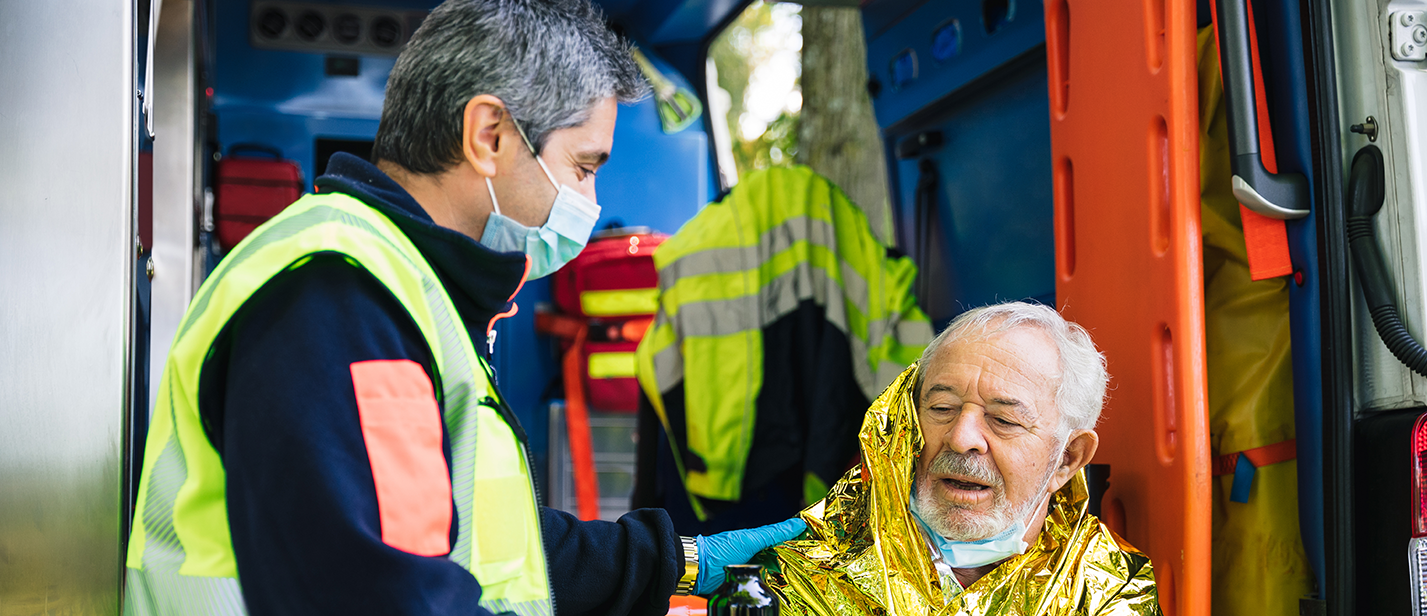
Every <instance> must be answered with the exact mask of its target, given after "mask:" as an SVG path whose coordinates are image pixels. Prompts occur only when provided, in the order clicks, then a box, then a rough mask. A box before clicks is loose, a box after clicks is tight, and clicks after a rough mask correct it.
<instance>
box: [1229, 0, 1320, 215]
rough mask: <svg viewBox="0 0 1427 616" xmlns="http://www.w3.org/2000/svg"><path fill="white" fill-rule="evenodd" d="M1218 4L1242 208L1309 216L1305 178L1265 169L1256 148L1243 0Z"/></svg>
mask: <svg viewBox="0 0 1427 616" xmlns="http://www.w3.org/2000/svg"><path fill="white" fill-rule="evenodd" d="M1218 9H1219V68H1220V70H1221V71H1222V72H1223V75H1224V102H1225V104H1226V105H1227V109H1226V110H1227V114H1226V115H1227V116H1228V119H1229V150H1230V152H1231V153H1232V155H1233V157H1232V158H1231V159H1230V166H1231V167H1232V169H1233V172H1234V178H1233V190H1234V197H1236V198H1237V199H1238V200H1239V203H1242V204H1244V206H1245V207H1247V208H1249V209H1251V210H1253V211H1255V212H1258V213H1260V214H1263V215H1264V216H1268V217H1269V218H1278V219H1280V220H1292V219H1294V218H1302V217H1304V216H1307V215H1308V205H1307V204H1308V180H1307V178H1304V177H1303V175H1302V174H1299V173H1269V172H1268V169H1265V168H1264V166H1263V157H1262V156H1261V155H1260V153H1259V120H1258V107H1257V105H1255V104H1254V65H1253V57H1252V56H1251V55H1250V52H1249V10H1248V5H1247V2H1246V0H1219V1H1218Z"/></svg>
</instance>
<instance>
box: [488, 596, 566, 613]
mask: <svg viewBox="0 0 1427 616" xmlns="http://www.w3.org/2000/svg"><path fill="white" fill-rule="evenodd" d="M481 607H483V608H486V609H487V610H490V611H491V612H494V613H496V614H518V615H519V616H549V615H550V614H553V613H554V612H553V611H551V609H550V600H549V599H541V600H539V601H521V602H519V603H515V602H512V601H510V600H508V599H496V600H495V601H491V602H489V603H487V602H485V601H481Z"/></svg>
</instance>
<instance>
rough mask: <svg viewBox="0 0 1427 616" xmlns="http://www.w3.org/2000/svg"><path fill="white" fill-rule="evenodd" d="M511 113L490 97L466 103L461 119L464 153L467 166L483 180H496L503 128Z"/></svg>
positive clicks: (482, 95)
mask: <svg viewBox="0 0 1427 616" xmlns="http://www.w3.org/2000/svg"><path fill="white" fill-rule="evenodd" d="M507 115H508V112H507V111H506V110H505V103H504V102H503V101H501V100H500V99H498V98H496V97H494V96H491V95H489V94H478V95H476V96H474V97H472V98H471V100H469V101H467V102H466V110H465V112H464V113H463V114H462V115H461V118H462V120H463V121H462V123H461V153H462V154H463V155H464V156H465V158H466V164H468V165H470V166H471V167H472V168H473V169H475V170H476V173H479V174H481V175H482V176H484V177H495V174H496V160H497V157H498V155H499V154H500V148H501V146H502V145H503V144H502V143H501V124H503V123H505V120H506V118H507Z"/></svg>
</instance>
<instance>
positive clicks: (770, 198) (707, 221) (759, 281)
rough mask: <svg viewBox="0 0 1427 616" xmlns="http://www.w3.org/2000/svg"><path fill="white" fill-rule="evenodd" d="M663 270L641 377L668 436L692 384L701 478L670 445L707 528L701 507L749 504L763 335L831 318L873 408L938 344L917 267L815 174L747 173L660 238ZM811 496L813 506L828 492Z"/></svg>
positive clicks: (674, 443) (690, 438)
mask: <svg viewBox="0 0 1427 616" xmlns="http://www.w3.org/2000/svg"><path fill="white" fill-rule="evenodd" d="M654 265H655V267H656V268H658V270H659V311H658V312H657V313H656V315H655V318H654V324H653V326H651V327H650V329H649V331H648V332H646V333H645V335H644V340H643V341H642V342H641V343H640V345H639V349H638V351H637V352H636V354H635V360H636V369H637V373H638V378H639V383H640V386H641V387H642V388H643V390H644V393H645V395H646V396H648V398H649V400H650V403H651V404H652V405H653V407H654V410H655V412H656V413H657V414H658V415H659V418H660V420H661V421H662V422H663V424H664V429H665V431H666V432H668V433H669V434H671V435H672V434H673V429H672V427H671V424H670V421H669V416H668V412H667V411H666V410H665V405H664V401H663V396H664V394H666V393H667V392H669V391H671V390H672V389H673V388H674V387H675V386H677V385H678V384H679V383H681V382H682V383H683V385H684V401H685V405H684V406H685V413H686V415H687V416H686V418H685V419H686V422H685V425H687V426H688V427H689V428H688V434H687V443H686V446H687V447H688V449H689V450H691V451H692V452H693V453H695V454H696V455H697V456H698V457H699V458H701V459H702V460H703V461H704V463H705V465H706V467H707V468H706V470H703V471H700V470H694V469H689V468H685V465H684V462H683V456H682V455H681V452H680V451H679V449H680V446H681V444H683V443H682V437H683V436H685V435H676V436H678V437H680V438H671V439H670V446H671V447H673V448H674V460H675V463H676V464H677V465H678V466H679V473H680V476H681V477H682V478H683V480H684V487H685V489H686V490H687V491H688V493H689V494H690V496H691V498H690V501H691V504H692V506H693V508H694V512H695V513H696V514H697V515H699V517H700V518H702V517H703V515H704V514H703V511H702V506H701V504H700V503H699V502H698V500H697V499H695V498H692V497H693V496H698V497H703V498H709V499H717V500H728V501H736V500H738V499H739V497H740V495H741V492H742V488H743V484H742V482H743V475H744V469H745V464H746V462H747V460H748V452H749V449H750V447H751V446H752V444H753V426H754V425H755V422H754V418H755V410H756V409H755V406H756V400H757V398H758V392H759V391H760V390H761V388H762V386H763V337H762V332H763V328H764V327H767V326H769V325H771V324H773V323H774V322H775V321H777V320H778V319H779V318H781V317H783V316H785V315H787V314H789V313H792V312H793V311H794V310H796V309H797V307H798V305H799V303H800V302H803V301H809V300H811V301H813V302H814V303H816V304H817V305H819V306H821V307H823V309H824V312H825V318H826V319H827V321H828V322H829V323H831V324H832V325H833V326H835V327H837V328H838V329H840V330H842V331H843V332H844V333H845V334H846V335H847V339H848V342H849V345H850V349H849V350H850V351H851V355H852V363H853V365H852V372H853V375H854V377H855V378H856V380H857V385H858V386H859V387H860V388H861V390H862V393H863V394H864V395H865V396H866V397H867V399H868V400H869V401H870V400H876V399H877V396H878V394H879V393H881V391H882V389H883V388H885V387H886V386H887V385H888V384H890V383H891V382H892V380H893V379H895V378H896V377H897V375H899V374H901V372H902V370H903V369H904V368H906V366H907V365H909V364H911V363H913V362H915V361H916V360H917V358H918V357H919V356H920V355H921V352H922V350H923V349H924V348H926V345H927V344H928V343H929V342H931V338H932V328H931V322H930V321H929V319H928V318H927V315H926V314H925V313H923V312H922V311H921V309H920V308H918V307H917V302H916V298H915V297H914V296H913V294H912V283H913V281H914V280H915V279H916V275H917V268H916V265H915V264H914V263H912V261H911V259H909V258H906V257H893V256H890V255H888V252H887V247H886V246H884V245H882V243H881V242H880V241H878V240H877V237H876V236H875V235H873V234H872V232H871V229H870V227H869V225H868V223H867V215H866V214H865V213H863V211H862V209H861V208H859V207H858V206H857V205H856V204H855V203H853V202H852V201H850V200H849V199H848V198H847V195H845V194H843V192H842V190H840V189H838V187H837V186H836V185H834V184H833V183H832V182H831V181H829V180H828V179H827V178H824V177H822V176H820V175H818V174H817V173H814V172H813V171H812V170H811V169H809V168H807V167H801V166H799V167H793V168H773V169H767V170H764V171H759V172H755V173H751V174H749V175H748V176H747V177H745V178H743V180H742V181H740V182H739V183H738V186H736V187H734V189H733V191H732V192H730V193H729V195H728V196H727V197H726V198H724V200H723V201H720V202H718V203H714V204H710V205H709V206H708V207H706V208H704V209H703V211H701V212H699V214H698V215H697V216H695V217H694V218H693V219H692V220H690V221H689V222H687V223H685V224H684V226H683V227H682V228H680V230H679V232H678V233H676V234H674V235H673V236H672V237H670V238H669V239H667V240H665V241H664V243H663V244H661V245H660V246H659V249H658V250H656V251H655V252H654ZM814 480H816V483H819V484H821V480H820V479H818V478H816V477H815V476H810V477H809V478H808V482H813V481H814ZM805 491H807V492H808V493H809V494H812V495H813V498H812V500H817V499H820V498H822V494H821V493H820V492H825V491H826V486H825V485H821V486H819V487H818V488H816V489H814V488H811V487H810V486H808V485H805ZM814 493H815V494H814Z"/></svg>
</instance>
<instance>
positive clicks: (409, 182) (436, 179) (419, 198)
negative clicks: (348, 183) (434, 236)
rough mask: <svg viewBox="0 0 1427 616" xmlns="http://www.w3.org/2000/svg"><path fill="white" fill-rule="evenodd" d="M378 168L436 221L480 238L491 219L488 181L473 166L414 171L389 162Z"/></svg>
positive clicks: (378, 163)
mask: <svg viewBox="0 0 1427 616" xmlns="http://www.w3.org/2000/svg"><path fill="white" fill-rule="evenodd" d="M377 168H378V169H381V170H382V173H385V174H387V176H388V177H390V178H391V179H392V181H394V182H396V183H397V184H399V185H401V187H402V188H404V189H406V192H408V193H410V194H411V197H412V198H413V199H416V203H417V204H418V205H420V206H421V209H423V210H426V214H427V215H429V216H431V220H433V221H435V222H436V224H438V225H441V226H443V227H446V228H447V229H451V230H453V231H457V232H459V233H461V234H463V235H466V236H469V237H470V238H471V239H473V240H476V241H478V242H479V241H480V240H481V234H483V233H485V230H486V219H488V218H490V214H491V206H490V198H489V197H487V196H486V194H487V193H486V186H485V180H484V179H483V178H482V177H481V176H480V175H478V174H476V173H475V171H474V170H472V169H471V167H470V165H455V166H453V167H451V168H450V169H448V170H446V171H443V172H441V173H433V174H422V173H412V172H411V171H409V170H407V169H406V168H405V167H402V166H401V165H398V164H396V163H393V162H390V161H385V160H383V161H378V162H377Z"/></svg>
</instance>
